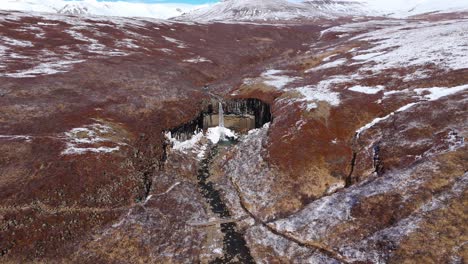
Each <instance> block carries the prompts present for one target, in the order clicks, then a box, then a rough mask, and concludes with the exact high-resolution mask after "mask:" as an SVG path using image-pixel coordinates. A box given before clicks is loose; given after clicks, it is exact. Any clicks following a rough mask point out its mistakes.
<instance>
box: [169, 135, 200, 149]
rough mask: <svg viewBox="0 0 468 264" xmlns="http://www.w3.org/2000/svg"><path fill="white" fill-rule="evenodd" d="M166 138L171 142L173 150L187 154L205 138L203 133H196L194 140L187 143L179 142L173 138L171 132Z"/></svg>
mask: <svg viewBox="0 0 468 264" xmlns="http://www.w3.org/2000/svg"><path fill="white" fill-rule="evenodd" d="M166 138H168V139H169V141H171V143H172V148H173V149H175V150H179V151H182V152H185V151H187V150H190V149H192V148H194V147H195V145H196V144H198V142H200V140H201V139H202V138H203V132H199V133H196V134H194V135H193V137H192V138H190V139H188V140H185V141H178V140H177V139H175V138H173V137H172V136H171V132H168V133H166Z"/></svg>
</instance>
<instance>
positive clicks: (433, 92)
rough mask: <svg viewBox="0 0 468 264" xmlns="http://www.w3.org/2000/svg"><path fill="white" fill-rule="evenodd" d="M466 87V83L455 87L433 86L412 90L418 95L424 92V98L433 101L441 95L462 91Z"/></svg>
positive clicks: (467, 86) (467, 87)
mask: <svg viewBox="0 0 468 264" xmlns="http://www.w3.org/2000/svg"><path fill="white" fill-rule="evenodd" d="M467 89H468V84H467V85H461V86H455V87H450V88H447V87H433V88H420V89H415V90H414V91H415V92H416V93H417V94H418V95H422V94H425V93H428V94H425V95H424V98H425V99H427V100H429V101H435V100H438V99H440V98H442V97H445V96H449V95H452V94H456V93H458V92H461V91H464V90H467Z"/></svg>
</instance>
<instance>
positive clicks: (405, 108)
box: [356, 103, 418, 137]
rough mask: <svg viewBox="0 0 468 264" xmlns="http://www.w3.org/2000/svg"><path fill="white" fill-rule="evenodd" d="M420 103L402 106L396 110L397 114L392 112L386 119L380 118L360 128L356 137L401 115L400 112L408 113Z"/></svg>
mask: <svg viewBox="0 0 468 264" xmlns="http://www.w3.org/2000/svg"><path fill="white" fill-rule="evenodd" d="M416 104H418V103H409V104H407V105H405V106H402V107H400V108H399V109H398V110H396V111H395V112H391V113H390V114H388V115H386V116H384V117H378V118H376V119H374V120H372V122H370V123H368V124H366V125H365V126H363V127H361V128H359V129H358V130H356V137H359V136H360V135H361V133H362V132H364V131H365V130H367V129H369V128H371V127H373V126H375V125H376V124H378V123H379V122H381V121H383V120H386V119H388V118H390V117H392V116H394V115H395V114H396V113H399V112H403V111H406V110H408V109H410V108H411V107H413V106H414V105H416Z"/></svg>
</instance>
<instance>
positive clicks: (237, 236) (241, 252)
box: [197, 146, 255, 263]
mask: <svg viewBox="0 0 468 264" xmlns="http://www.w3.org/2000/svg"><path fill="white" fill-rule="evenodd" d="M218 148H219V146H214V147H212V149H211V150H210V151H209V153H208V154H207V156H206V157H205V158H204V159H203V160H202V161H201V162H200V168H199V169H198V176H197V178H198V186H199V188H200V192H201V194H202V195H203V197H204V198H205V199H206V200H207V202H208V203H209V205H210V207H211V210H212V211H213V213H215V214H216V215H217V216H218V217H219V218H221V219H225V218H230V217H231V214H230V212H229V209H228V207H227V206H226V204H225V203H224V202H223V200H222V199H221V195H220V193H219V191H218V190H216V189H215V187H214V184H213V183H212V182H210V181H209V180H208V178H209V177H210V166H211V163H212V161H213V158H214V157H215V156H216V155H217V153H218ZM221 232H223V234H224V239H223V253H224V256H223V258H217V259H215V260H214V261H212V262H211V263H255V261H254V259H253V258H252V256H251V255H250V250H249V248H248V247H247V245H246V242H245V239H244V237H243V235H242V234H241V233H239V232H238V231H237V224H236V223H224V224H221Z"/></svg>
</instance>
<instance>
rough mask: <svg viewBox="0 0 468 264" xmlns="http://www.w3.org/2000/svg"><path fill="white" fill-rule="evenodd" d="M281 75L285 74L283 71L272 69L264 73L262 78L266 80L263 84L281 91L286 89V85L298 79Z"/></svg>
mask: <svg viewBox="0 0 468 264" xmlns="http://www.w3.org/2000/svg"><path fill="white" fill-rule="evenodd" d="M281 73H283V71H280V70H273V69H271V70H267V71H265V72H264V73H262V75H261V77H262V78H263V79H264V80H263V82H264V83H265V84H266V85H268V86H273V87H275V88H276V89H279V90H281V89H283V88H284V87H286V85H288V84H289V83H291V82H293V81H295V80H297V79H298V78H296V77H290V76H287V75H279V74H281Z"/></svg>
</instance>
